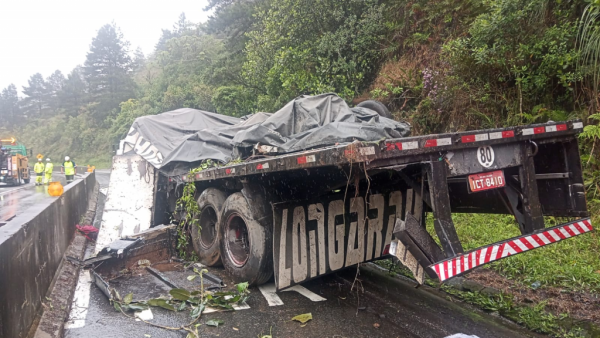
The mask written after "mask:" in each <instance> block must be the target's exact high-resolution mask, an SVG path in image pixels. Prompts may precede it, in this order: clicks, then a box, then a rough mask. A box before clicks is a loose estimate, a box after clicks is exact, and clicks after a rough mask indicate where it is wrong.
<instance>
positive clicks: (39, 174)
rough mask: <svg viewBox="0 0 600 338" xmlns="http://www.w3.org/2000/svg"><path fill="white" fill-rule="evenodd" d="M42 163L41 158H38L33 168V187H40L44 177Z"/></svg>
mask: <svg viewBox="0 0 600 338" xmlns="http://www.w3.org/2000/svg"><path fill="white" fill-rule="evenodd" d="M44 167H45V166H44V163H43V162H42V159H41V158H38V161H37V163H36V164H35V165H34V166H33V171H35V185H42V179H43V177H44Z"/></svg>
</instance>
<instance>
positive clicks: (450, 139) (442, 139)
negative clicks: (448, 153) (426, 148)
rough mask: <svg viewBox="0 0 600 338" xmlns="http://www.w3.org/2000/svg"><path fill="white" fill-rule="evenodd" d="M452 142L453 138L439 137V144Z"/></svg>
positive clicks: (447, 144) (444, 144) (443, 144)
mask: <svg viewBox="0 0 600 338" xmlns="http://www.w3.org/2000/svg"><path fill="white" fill-rule="evenodd" d="M451 144H452V138H450V137H448V138H438V139H437V146H438V147H439V146H449V145H451Z"/></svg>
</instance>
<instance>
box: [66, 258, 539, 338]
mask: <svg viewBox="0 0 600 338" xmlns="http://www.w3.org/2000/svg"><path fill="white" fill-rule="evenodd" d="M350 270H352V269H350ZM210 271H211V272H213V273H214V274H221V273H222V272H223V271H222V269H217V268H211V269H210ZM354 276H355V270H354V271H347V272H345V273H339V274H334V275H330V276H325V277H321V278H319V279H316V280H313V281H310V282H307V283H304V284H303V286H304V287H305V288H306V289H308V290H310V291H311V292H312V293H314V294H315V295H318V296H320V297H323V298H325V299H326V300H324V301H319V302H314V301H312V300H310V299H309V298H307V297H305V296H303V295H301V294H299V293H296V292H280V293H278V296H279V298H280V300H281V302H282V303H283V304H282V305H280V306H269V304H268V301H267V300H266V298H265V297H264V296H263V295H262V294H261V292H260V290H259V289H258V288H251V296H250V298H249V299H248V301H247V304H248V305H249V307H250V308H249V309H243V310H238V311H230V312H215V313H209V314H203V315H202V317H201V319H200V321H199V322H198V323H199V324H202V325H200V326H199V333H200V337H263V335H268V334H271V335H272V337H277V338H282V337H330V338H334V337H335V338H344V337H345V338H350V337H357V338H367V337H369V338H370V337H386V338H390V337H409V338H443V337H449V336H452V335H455V334H462V335H459V337H465V338H467V337H468V338H474V337H479V338H505V337H515V338H516V337H539V336H538V335H535V334H532V333H529V332H526V331H525V330H523V329H521V328H519V327H517V326H516V325H515V324H513V323H509V322H506V321H503V320H501V319H499V318H496V317H493V316H490V315H489V314H486V313H483V312H480V311H478V310H475V309H472V308H470V307H466V306H465V305H463V304H457V303H454V302H452V301H449V300H447V299H446V298H444V295H443V293H440V292H438V291H436V290H432V289H429V288H419V289H415V288H414V284H412V283H411V282H408V281H394V283H393V284H389V281H388V282H386V281H382V280H381V279H380V278H381V276H379V275H364V274H363V275H362V276H359V279H360V282H359V283H360V284H362V286H361V287H360V288H359V291H358V292H357V286H358V284H356V285H355V288H354V290H352V284H353V281H354ZM137 278H138V279H137V280H136V281H135V282H134V281H130V282H129V283H130V284H134V283H135V285H136V286H137V289H140V288H148V289H150V290H153V293H155V291H157V289H160V287H157V285H158V284H160V282H158V281H152V276H150V277H148V275H146V276H144V277H142V276H138V277H137ZM171 280H172V279H171ZM124 283H126V281H121V282H120V284H124ZM121 287H123V285H121ZM163 288H164V285H163ZM158 291H161V290H158ZM162 291H163V292H164V293H165V294H166V293H167V291H168V288H164V290H162ZM76 297H77V296H76ZM87 297H89V299H88V301H89V303H88V304H87V305H88V308H87V309H86V311H87V314H86V315H85V320H83V321H82V322H81V323H80V324H79V325H76V327H72V328H68V329H67V330H66V331H65V336H64V337H65V338H95V337H98V338H100V337H102V338H117V337H165V338H170V337H173V338H176V337H180V338H184V337H186V336H187V333H186V332H184V331H173V330H164V329H161V328H157V327H153V326H150V325H148V324H145V323H143V322H140V321H135V320H134V319H132V318H128V317H126V316H124V315H123V314H121V313H119V312H116V311H115V309H114V308H113V306H112V305H111V304H109V302H108V300H107V298H106V297H105V296H104V294H102V292H101V291H100V290H99V289H98V288H97V287H96V286H95V285H91V287H90V288H89V289H88V290H87ZM136 298H137V297H136V296H135V295H134V300H135V299H136ZM151 311H152V315H153V319H151V320H150V321H151V322H152V323H154V324H158V325H163V326H168V327H178V326H180V325H185V324H188V323H189V322H190V321H191V320H190V318H189V311H182V312H172V311H168V310H163V309H160V308H152V310H151ZM304 313H311V314H312V318H313V319H312V320H311V321H309V322H308V323H307V324H306V325H302V324H300V323H298V322H295V321H291V318H292V317H294V316H297V315H299V314H304ZM211 319H220V320H222V321H223V322H224V324H223V325H222V326H221V327H218V328H215V327H210V326H207V325H206V322H207V321H209V320H211Z"/></svg>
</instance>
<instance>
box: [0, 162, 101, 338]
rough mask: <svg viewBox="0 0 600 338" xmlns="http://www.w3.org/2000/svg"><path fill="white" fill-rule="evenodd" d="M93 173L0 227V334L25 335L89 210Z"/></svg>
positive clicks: (93, 182) (92, 189)
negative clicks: (78, 225)
mask: <svg viewBox="0 0 600 338" xmlns="http://www.w3.org/2000/svg"><path fill="white" fill-rule="evenodd" d="M95 184H96V177H95V174H94V173H89V174H85V175H84V176H83V177H82V178H80V179H77V180H75V181H74V182H73V183H71V184H69V185H67V186H65V191H64V193H63V195H62V196H60V197H57V198H52V199H47V200H43V201H41V202H40V203H37V204H35V205H33V206H32V207H30V208H28V209H27V210H26V211H24V212H22V213H21V214H19V215H17V216H16V217H15V218H14V219H12V220H11V221H10V222H8V223H7V224H6V225H4V226H3V227H2V228H0V290H2V291H1V292H0V336H2V337H24V336H25V335H26V334H27V332H28V330H29V328H30V326H31V324H32V323H33V321H34V320H35V318H36V316H37V315H38V313H39V311H40V309H41V307H42V301H43V300H44V299H45V296H46V293H47V291H48V289H49V287H50V286H51V284H52V282H53V280H54V277H55V274H56V271H57V269H58V267H59V266H60V264H61V261H62V259H63V255H64V253H65V250H66V249H67V247H68V246H69V244H70V243H71V241H72V240H73V237H74V234H75V225H76V224H77V223H78V222H79V220H80V219H81V217H82V216H83V215H84V214H85V213H86V211H87V209H88V201H89V200H90V198H91V197H92V195H93V192H94V186H95Z"/></svg>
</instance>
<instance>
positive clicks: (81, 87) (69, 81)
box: [58, 66, 88, 116]
mask: <svg viewBox="0 0 600 338" xmlns="http://www.w3.org/2000/svg"><path fill="white" fill-rule="evenodd" d="M58 96H59V99H60V103H61V106H62V107H63V108H64V109H65V111H66V112H67V114H69V115H71V116H75V115H77V112H78V110H79V108H80V107H81V106H83V105H85V104H87V103H88V92H87V84H86V82H85V78H84V70H83V69H82V68H81V66H77V67H75V68H74V69H73V70H72V71H71V74H69V75H68V76H67V78H66V80H65V83H64V86H63V87H62V90H61V91H60V93H59V95H58Z"/></svg>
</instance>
